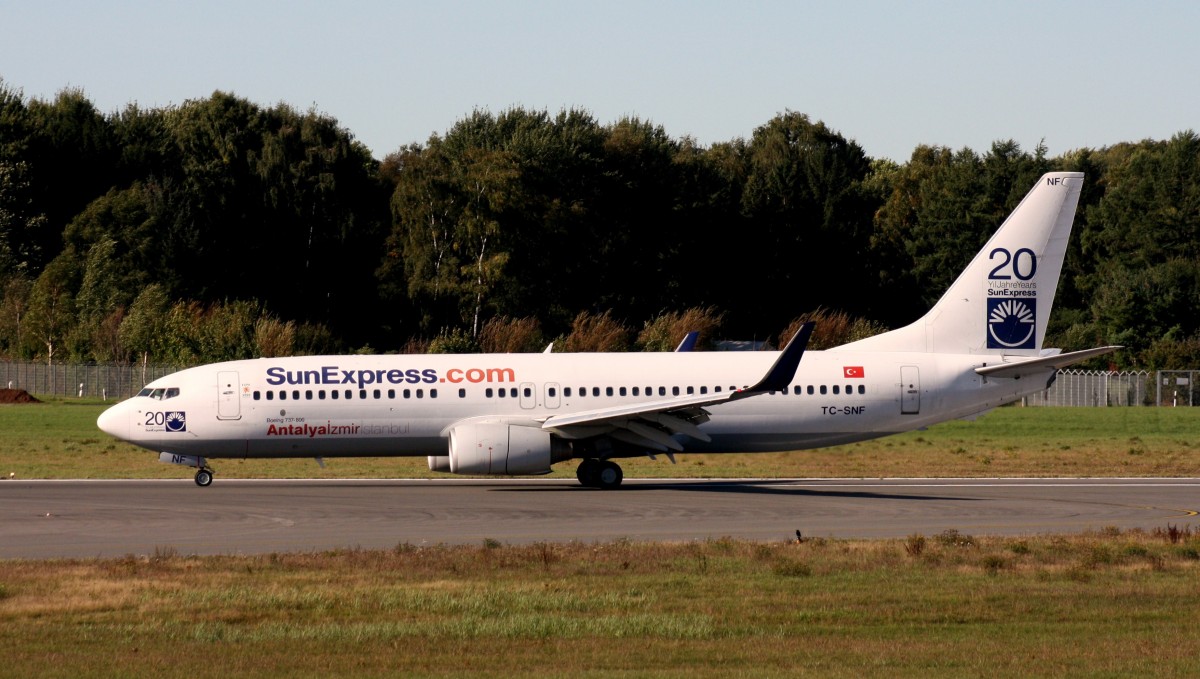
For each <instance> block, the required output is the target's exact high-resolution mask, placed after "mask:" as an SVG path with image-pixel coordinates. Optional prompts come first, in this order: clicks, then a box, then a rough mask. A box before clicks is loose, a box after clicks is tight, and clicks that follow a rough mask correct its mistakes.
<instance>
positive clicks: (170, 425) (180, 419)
mask: <svg viewBox="0 0 1200 679" xmlns="http://www.w3.org/2000/svg"><path fill="white" fill-rule="evenodd" d="M166 425H167V431H187V415H185V414H184V413H183V411H175V412H170V413H167V416H166Z"/></svg>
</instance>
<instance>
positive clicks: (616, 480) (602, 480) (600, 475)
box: [575, 458, 625, 490]
mask: <svg viewBox="0 0 1200 679" xmlns="http://www.w3.org/2000/svg"><path fill="white" fill-rule="evenodd" d="M575 476H576V478H578V479H579V483H581V484H582V485H584V486H587V487H588V488H599V489H601V490H611V489H613V488H616V487H617V486H620V485H621V480H622V479H624V478H625V472H623V471H621V466H620V465H618V464H617V463H616V462H613V461H612V460H596V459H593V458H587V459H585V460H584V461H582V462H580V463H579V468H578V469H576V470H575Z"/></svg>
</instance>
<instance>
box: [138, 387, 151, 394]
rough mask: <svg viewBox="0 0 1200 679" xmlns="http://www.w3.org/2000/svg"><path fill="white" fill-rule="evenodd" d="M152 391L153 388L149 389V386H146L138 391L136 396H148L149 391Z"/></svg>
mask: <svg viewBox="0 0 1200 679" xmlns="http://www.w3.org/2000/svg"><path fill="white" fill-rule="evenodd" d="M152 391H154V390H153V389H151V388H150V387H146V388H145V389H143V390H141V391H139V392H138V393H137V395H138V396H149V395H150V392H152Z"/></svg>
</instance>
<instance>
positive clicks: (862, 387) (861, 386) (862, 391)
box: [858, 384, 867, 394]
mask: <svg viewBox="0 0 1200 679" xmlns="http://www.w3.org/2000/svg"><path fill="white" fill-rule="evenodd" d="M858 393H860V394H865V393H867V388H866V387H865V386H864V385H861V384H860V385H858Z"/></svg>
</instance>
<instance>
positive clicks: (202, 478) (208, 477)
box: [196, 468, 213, 488]
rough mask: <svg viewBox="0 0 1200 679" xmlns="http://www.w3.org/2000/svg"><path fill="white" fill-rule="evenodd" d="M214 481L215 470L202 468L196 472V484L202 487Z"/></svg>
mask: <svg viewBox="0 0 1200 679" xmlns="http://www.w3.org/2000/svg"><path fill="white" fill-rule="evenodd" d="M212 482H213V471H212V470H211V469H208V468H204V469H201V470H199V471H197V472H196V485H197V486H200V487H201V488H207V487H208V486H211V485H212Z"/></svg>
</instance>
